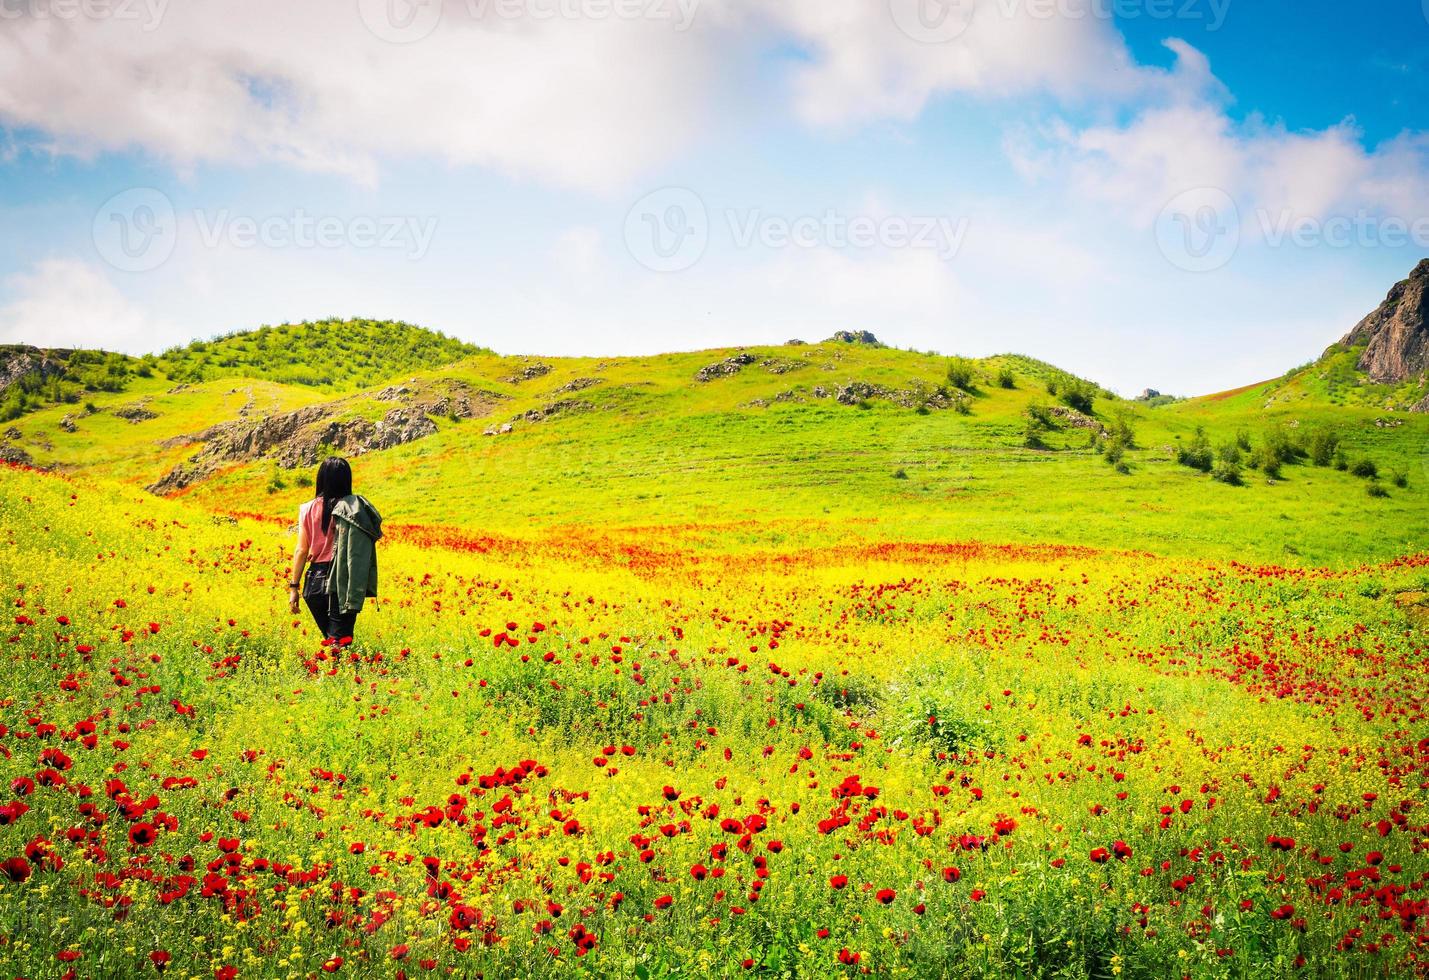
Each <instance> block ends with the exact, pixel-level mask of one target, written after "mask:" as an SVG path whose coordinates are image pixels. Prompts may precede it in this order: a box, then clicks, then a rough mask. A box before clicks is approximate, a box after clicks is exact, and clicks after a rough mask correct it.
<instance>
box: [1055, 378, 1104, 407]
mask: <svg viewBox="0 0 1429 980" xmlns="http://www.w3.org/2000/svg"><path fill="white" fill-rule="evenodd" d="M1047 391H1048V393H1049V394H1051V393H1053V392H1052V386H1051V385H1048V386H1047ZM1055 394H1056V395H1057V397H1059V398H1061V399H1062V404H1064V405H1066V406H1067V407H1068V408H1074V409H1076V410H1077V411H1079V412H1082V413H1083V414H1086V415H1090V414H1092V405H1093V403H1094V401H1095V399H1096V396H1097V389H1096V386H1095V385H1093V384H1091V383H1089V382H1086V381H1083V380H1081V379H1080V378H1067V379H1065V380H1064V381H1062V383H1061V384H1060V385H1058V386H1057V391H1056V392H1055Z"/></svg>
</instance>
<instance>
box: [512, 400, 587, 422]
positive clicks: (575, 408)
mask: <svg viewBox="0 0 1429 980" xmlns="http://www.w3.org/2000/svg"><path fill="white" fill-rule="evenodd" d="M593 407H594V406H593V405H591V403H590V402H583V401H579V400H577V399H574V398H566V399H563V400H561V401H555V402H551V404H549V405H542V406H541V407H540V408H533V409H531V410H530V411H529V412H524V413H522V414H521V415H520V416H518V417H519V418H522V419H525V420H526V421H527V422H544V421H545V420H546V419H549V418H554V417H555V416H557V415H573V414H575V413H577V412H588V411H590V410H591V409H592V408H593Z"/></svg>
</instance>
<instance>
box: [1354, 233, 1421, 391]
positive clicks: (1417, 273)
mask: <svg viewBox="0 0 1429 980" xmlns="http://www.w3.org/2000/svg"><path fill="white" fill-rule="evenodd" d="M1426 314H1429V259H1425V260H1424V261H1422V262H1420V263H1419V264H1418V265H1417V266H1415V268H1414V271H1413V272H1411V273H1410V274H1409V278H1408V279H1405V280H1404V281H1403V282H1399V283H1396V284H1395V286H1394V288H1393V289H1391V290H1390V291H1389V295H1388V296H1386V297H1385V300H1384V302H1383V303H1381V304H1380V305H1379V308H1378V309H1376V310H1375V311H1374V312H1373V313H1371V314H1370V315H1369V316H1367V317H1365V318H1364V319H1363V320H1361V321H1360V322H1359V323H1358V324H1356V325H1355V328H1354V329H1353V330H1351V331H1350V332H1349V333H1347V334H1346V335H1345V337H1344V339H1343V340H1341V341H1340V344H1341V346H1345V347H1359V346H1361V345H1363V346H1364V353H1363V354H1361V355H1360V359H1359V369H1360V370H1361V371H1364V372H1365V373H1366V374H1368V375H1369V376H1370V377H1371V378H1373V379H1374V380H1375V381H1380V382H1389V383H1397V382H1400V381H1407V380H1409V379H1411V378H1419V377H1423V376H1424V374H1425V372H1426V371H1429V323H1426V320H1425V317H1426Z"/></svg>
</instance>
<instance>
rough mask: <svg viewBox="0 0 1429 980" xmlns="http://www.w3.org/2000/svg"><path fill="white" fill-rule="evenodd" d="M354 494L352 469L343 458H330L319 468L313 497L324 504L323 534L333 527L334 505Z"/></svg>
mask: <svg viewBox="0 0 1429 980" xmlns="http://www.w3.org/2000/svg"><path fill="white" fill-rule="evenodd" d="M351 493H352V467H351V466H349V465H347V460H345V459H343V458H342V457H341V456H329V457H328V458H327V459H325V460H323V461H322V464H321V465H320V466H318V478H317V486H316V488H315V490H314V493H313V496H315V497H321V498H322V502H323V533H324V534H326V533H327V530H328V528H329V527H331V526H332V505H333V504H335V503H337V502H338V501H339V500H341V499H342V498H343V497H346V496H348V495H350V494H351Z"/></svg>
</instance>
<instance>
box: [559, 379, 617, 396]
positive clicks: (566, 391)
mask: <svg viewBox="0 0 1429 980" xmlns="http://www.w3.org/2000/svg"><path fill="white" fill-rule="evenodd" d="M604 383H605V379H604V378H576V379H575V380H573V381H567V382H566V383H565V384H563V385H561V386H560V387H559V388H557V389H556V394H558V395H570V394H574V393H575V392H577V391H585V390H586V389H587V388H594V387H595V386H596V385H598V384H604Z"/></svg>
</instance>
